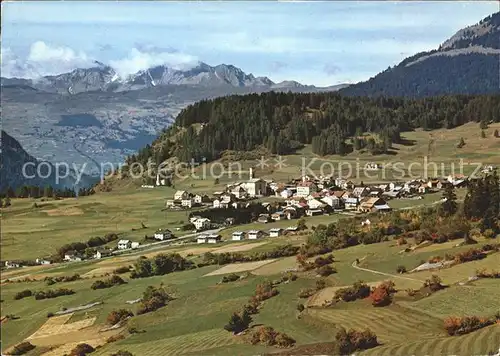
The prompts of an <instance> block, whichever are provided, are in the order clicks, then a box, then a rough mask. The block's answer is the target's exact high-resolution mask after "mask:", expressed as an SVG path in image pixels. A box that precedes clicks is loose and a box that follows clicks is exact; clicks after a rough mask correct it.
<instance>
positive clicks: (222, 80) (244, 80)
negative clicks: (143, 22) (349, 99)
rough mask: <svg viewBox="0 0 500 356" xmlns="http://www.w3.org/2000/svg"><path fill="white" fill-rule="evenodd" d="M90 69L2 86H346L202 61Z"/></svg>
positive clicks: (63, 89)
mask: <svg viewBox="0 0 500 356" xmlns="http://www.w3.org/2000/svg"><path fill="white" fill-rule="evenodd" d="M94 63H95V66H94V67H91V68H78V69H75V70H73V71H71V72H69V73H63V74H59V75H55V76H45V77H42V78H37V79H35V80H33V79H18V78H2V83H3V84H2V85H3V86H4V87H9V86H19V85H21V86H27V87H32V88H34V89H37V90H42V91H44V92H48V93H59V94H78V93H84V92H90V91H101V92H124V91H130V90H142V89H146V88H152V87H156V86H167V85H189V86H199V87H205V88H213V87H219V88H221V89H224V88H225V89H226V90H227V91H228V92H231V91H232V89H233V88H248V89H250V90H253V91H268V90H292V91H293V90H301V91H317V90H335V89H340V88H343V87H345V86H346V85H338V86H332V87H328V88H317V87H315V86H312V85H303V84H300V83H298V82H296V81H283V82H280V83H274V82H273V81H272V80H270V79H269V78H267V77H255V76H254V75H253V74H247V73H245V72H243V71H242V70H241V69H240V68H237V67H235V66H233V65H228V64H219V65H217V66H210V65H208V64H206V63H203V62H199V63H198V64H197V65H195V66H193V67H191V68H188V69H184V70H181V69H174V68H171V67H168V66H166V65H160V66H155V67H152V68H148V69H146V70H141V71H139V72H137V73H135V74H132V75H129V76H127V77H125V78H122V77H121V76H119V75H118V73H117V72H116V71H115V70H114V69H113V68H112V67H110V66H108V65H105V64H103V63H101V62H98V61H95V62H94Z"/></svg>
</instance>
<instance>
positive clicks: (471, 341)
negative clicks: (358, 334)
mask: <svg viewBox="0 0 500 356" xmlns="http://www.w3.org/2000/svg"><path fill="white" fill-rule="evenodd" d="M499 345H500V325H498V324H497V325H492V326H489V327H487V328H484V329H481V330H478V331H475V332H473V333H470V334H467V335H462V336H446V337H437V338H432V339H426V340H417V341H410V342H405V343H399V344H394V345H392V344H391V345H386V346H385V345H382V346H379V347H376V348H374V349H372V350H367V351H364V352H361V353H360V355H373V356H393V355H416V356H420V355H457V356H470V355H487V354H489V353H490V352H498V349H499Z"/></svg>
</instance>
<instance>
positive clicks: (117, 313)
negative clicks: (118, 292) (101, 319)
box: [106, 309, 134, 325]
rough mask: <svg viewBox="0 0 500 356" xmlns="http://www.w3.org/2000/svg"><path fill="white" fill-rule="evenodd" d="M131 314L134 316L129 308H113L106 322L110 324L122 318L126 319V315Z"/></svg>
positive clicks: (116, 322)
mask: <svg viewBox="0 0 500 356" xmlns="http://www.w3.org/2000/svg"><path fill="white" fill-rule="evenodd" d="M132 316H134V313H132V312H131V311H130V310H127V309H118V310H113V311H112V312H111V313H109V314H108V317H107V318H106V322H107V323H108V324H110V325H115V324H118V323H119V322H121V321H123V320H126V319H127V318H128V317H132Z"/></svg>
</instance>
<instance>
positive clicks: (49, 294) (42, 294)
mask: <svg viewBox="0 0 500 356" xmlns="http://www.w3.org/2000/svg"><path fill="white" fill-rule="evenodd" d="M71 294H75V291H74V290H72V289H66V288H59V289H54V290H52V289H51V290H48V291H38V292H35V294H34V296H35V299H36V300H41V299H50V298H56V297H59V296H62V295H71Z"/></svg>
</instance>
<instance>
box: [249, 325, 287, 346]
mask: <svg viewBox="0 0 500 356" xmlns="http://www.w3.org/2000/svg"><path fill="white" fill-rule="evenodd" d="M250 342H251V343H252V344H254V345H255V344H259V343H260V344H264V345H267V346H278V347H291V346H293V345H294V344H295V340H294V339H292V338H291V337H290V336H288V335H287V334H285V333H281V332H278V331H275V330H274V329H273V328H272V327H270V326H262V327H260V328H259V329H257V330H255V331H254V332H253V334H252V336H251V339H250Z"/></svg>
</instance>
